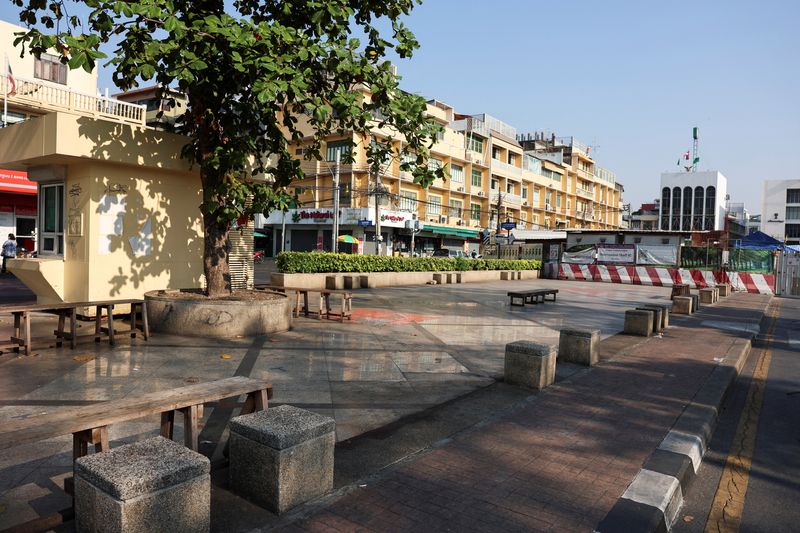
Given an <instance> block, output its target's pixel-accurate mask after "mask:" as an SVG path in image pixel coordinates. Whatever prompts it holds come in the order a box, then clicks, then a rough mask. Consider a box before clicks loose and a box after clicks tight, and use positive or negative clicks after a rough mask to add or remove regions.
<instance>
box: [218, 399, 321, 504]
mask: <svg viewBox="0 0 800 533" xmlns="http://www.w3.org/2000/svg"><path fill="white" fill-rule="evenodd" d="M335 427H336V423H335V422H334V420H333V419H332V418H329V417H327V416H322V415H319V414H316V413H312V412H311V411H306V410H305V409H300V408H298V407H293V406H291V405H281V406H280V407H273V408H270V409H267V410H266V411H259V412H257V413H253V414H250V415H244V416H238V417H236V418H233V419H232V420H231V422H230V429H231V438H230V439H231V440H230V480H231V489H232V490H233V491H235V492H237V493H239V494H241V495H242V496H244V497H245V498H247V499H249V500H252V501H254V502H255V503H257V504H259V505H262V506H264V507H266V508H267V509H269V510H271V511H273V512H275V513H278V514H280V513H283V512H285V511H288V510H289V509H291V508H292V507H295V506H296V505H299V504H301V503H303V502H307V501H308V500H312V499H314V498H316V497H317V496H321V495H323V494H325V493H326V492H329V491H330V490H331V489H332V488H333V447H334V445H335V444H336V437H335V435H334V430H335Z"/></svg>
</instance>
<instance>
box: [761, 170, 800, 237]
mask: <svg viewBox="0 0 800 533" xmlns="http://www.w3.org/2000/svg"><path fill="white" fill-rule="evenodd" d="M761 231H762V232H763V233H766V234H767V235H769V236H770V237H773V238H775V239H778V240H779V241H784V242H785V243H786V244H800V179H797V180H764V191H763V193H762V195H761Z"/></svg>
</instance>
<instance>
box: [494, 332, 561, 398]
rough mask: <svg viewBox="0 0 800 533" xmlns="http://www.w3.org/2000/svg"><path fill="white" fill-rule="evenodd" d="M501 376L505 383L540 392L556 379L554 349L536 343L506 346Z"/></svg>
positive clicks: (514, 343)
mask: <svg viewBox="0 0 800 533" xmlns="http://www.w3.org/2000/svg"><path fill="white" fill-rule="evenodd" d="M503 375H504V376H505V381H506V383H509V384H511V385H521V386H523V387H528V388H530V389H536V390H541V389H543V388H545V387H547V386H549V385H552V384H553V382H554V381H555V379H556V348H555V346H550V345H548V344H539V343H537V342H528V341H516V342H511V343H508V344H506V351H505V359H504V368H503Z"/></svg>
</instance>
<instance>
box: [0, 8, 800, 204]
mask: <svg viewBox="0 0 800 533" xmlns="http://www.w3.org/2000/svg"><path fill="white" fill-rule="evenodd" d="M16 13H17V12H16V8H14V7H13V6H12V5H11V3H10V2H9V1H8V0H0V18H2V19H4V20H8V21H13V22H16V20H17V15H16ZM407 22H408V24H409V26H410V27H411V29H412V30H413V31H414V32H415V34H416V35H417V38H418V39H419V41H420V43H421V45H422V47H421V49H420V50H419V51H418V52H417V53H416V55H415V56H414V58H412V59H411V60H408V61H403V62H400V64H399V68H400V74H401V75H402V77H403V82H402V85H403V87H404V88H405V89H406V90H409V91H411V92H416V93H419V94H421V95H423V96H425V97H426V98H436V99H438V100H441V101H444V102H447V103H448V104H451V105H453V106H454V107H455V108H456V110H457V111H459V112H464V113H483V112H485V113H489V114H491V115H493V116H495V117H497V118H499V119H501V120H504V121H505V122H508V123H510V124H511V125H513V126H514V127H516V128H517V130H518V131H520V132H532V131H535V130H541V129H547V130H550V131H552V132H555V133H556V134H557V135H559V136H567V135H574V136H575V137H576V138H577V139H579V140H580V141H581V142H584V143H586V144H590V145H595V146H597V147H598V148H597V149H596V153H595V157H596V160H597V162H598V164H599V165H600V166H603V167H606V168H609V169H611V170H613V171H615V172H616V174H617V177H618V179H619V180H620V181H621V182H622V183H623V184H624V185H625V200H626V202H631V203H632V204H633V206H634V208H636V207H637V206H638V205H639V204H640V203H642V202H647V201H650V200H652V199H653V198H655V197H656V196H657V194H658V187H659V176H660V173H661V172H663V171H667V170H670V171H672V170H676V169H677V167H676V166H675V163H676V161H677V159H678V157H679V156H680V154H682V153H683V152H685V151H686V150H687V149H688V148H690V146H691V129H692V127H693V126H698V127H699V128H700V157H701V162H700V169H701V170H719V171H721V172H722V173H723V174H725V175H726V176H727V177H728V180H729V186H728V188H729V192H730V194H731V200H732V201H735V202H741V201H743V202H745V203H746V204H747V207H748V209H750V211H751V212H752V213H757V212H758V211H759V210H760V196H761V182H762V180H764V179H790V178H794V179H796V178H798V177H800V146H798V145H799V144H800V102H798V99H800V58H799V57H798V54H800V29H799V28H798V24H799V23H800V2H798V1H797V0H781V1H778V0H763V1H761V2H758V3H754V2H745V1H742V0H703V1H698V0H694V1H692V0H672V1H670V2H648V1H641V0H603V1H597V0H562V1H555V0H549V1H547V2H543V1H537V0H496V1H492V2H487V1H478V0H426V1H425V2H424V3H423V5H422V6H419V7H417V8H416V9H415V10H414V12H413V14H412V15H411V16H410V17H409V19H408V21H407ZM110 79H111V77H110V74H107V73H102V72H101V75H100V85H101V87H105V86H109V85H111V82H110Z"/></svg>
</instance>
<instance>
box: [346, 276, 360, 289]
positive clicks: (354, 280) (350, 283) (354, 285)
mask: <svg viewBox="0 0 800 533" xmlns="http://www.w3.org/2000/svg"><path fill="white" fill-rule="evenodd" d="M342 279H343V280H344V288H345V290H348V291H352V290H353V289H358V288H360V287H361V278H360V276H343V277H342Z"/></svg>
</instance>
